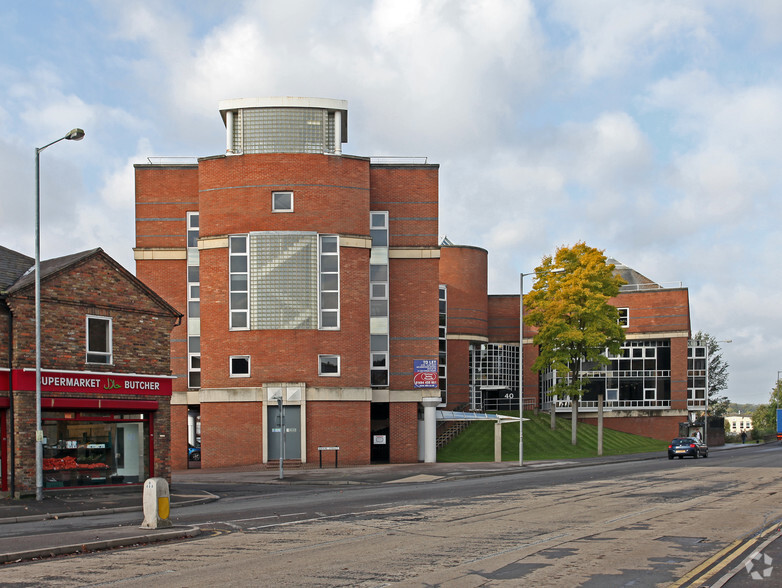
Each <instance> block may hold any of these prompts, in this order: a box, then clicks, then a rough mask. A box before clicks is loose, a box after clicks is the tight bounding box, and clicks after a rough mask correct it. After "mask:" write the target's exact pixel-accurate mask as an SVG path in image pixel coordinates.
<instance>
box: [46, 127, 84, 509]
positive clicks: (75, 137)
mask: <svg viewBox="0 0 782 588" xmlns="http://www.w3.org/2000/svg"><path fill="white" fill-rule="evenodd" d="M83 138H84V131H83V130H82V129H71V130H70V131H68V133H67V134H66V135H65V136H64V137H60V138H59V139H57V140H56V141H52V142H51V143H47V144H46V145H44V146H43V147H36V148H35V499H36V500H43V445H42V444H43V429H42V428H41V151H43V150H44V149H46V148H47V147H51V146H52V145H54V144H55V143H59V142H60V141H63V140H67V141H81V140H82V139H83Z"/></svg>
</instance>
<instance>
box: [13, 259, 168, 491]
mask: <svg viewBox="0 0 782 588" xmlns="http://www.w3.org/2000/svg"><path fill="white" fill-rule="evenodd" d="M180 318H181V315H180V314H179V313H178V312H177V311H176V310H175V309H174V308H173V307H172V306H170V305H169V304H168V303H167V302H165V301H164V300H163V299H162V298H160V297H159V296H158V295H157V294H155V293H154V292H153V291H152V290H150V289H149V288H148V287H147V286H145V285H144V284H143V283H142V282H140V281H139V280H138V279H137V278H136V277H134V276H133V275H132V274H131V273H130V272H128V271H127V270H125V269H124V268H123V267H122V266H121V265H120V264H118V263H116V262H115V261H114V260H113V259H112V258H111V257H109V256H108V255H106V253H104V252H103V250H101V249H94V250H91V251H85V252H83V253H77V254H74V255H68V256H65V257H60V258H56V259H51V260H46V261H43V262H41V411H42V412H41V419H42V429H43V437H44V438H43V487H44V489H52V488H60V487H65V486H77V485H79V486H94V485H108V484H132V483H141V482H143V481H144V480H145V479H146V478H148V477H150V476H158V477H164V478H167V479H169V480H170V473H171V463H170V460H169V455H170V451H169V440H170V410H169V401H170V396H171V381H172V378H171V375H170V373H171V370H170V367H169V366H170V360H169V337H170V333H171V329H172V327H173V326H174V324H175V323H177V322H178V321H179V320H180ZM35 390H36V370H35V272H34V260H33V259H32V258H30V257H28V256H26V255H23V254H21V253H17V252H15V251H11V250H9V249H6V248H4V247H0V435H1V436H2V446H1V447H0V476H1V478H2V479H1V481H0V482H1V484H2V491H3V492H9V493H12V494H13V495H16V496H21V495H26V494H35V492H36V457H35V440H36V432H35V429H36V426H35V425H36V408H35V397H36V394H35Z"/></svg>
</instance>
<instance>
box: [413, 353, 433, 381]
mask: <svg viewBox="0 0 782 588" xmlns="http://www.w3.org/2000/svg"><path fill="white" fill-rule="evenodd" d="M413 367H414V370H413V385H414V386H415V387H416V388H437V387H438V386H439V378H438V375H437V360H436V359H416V360H414V362H413Z"/></svg>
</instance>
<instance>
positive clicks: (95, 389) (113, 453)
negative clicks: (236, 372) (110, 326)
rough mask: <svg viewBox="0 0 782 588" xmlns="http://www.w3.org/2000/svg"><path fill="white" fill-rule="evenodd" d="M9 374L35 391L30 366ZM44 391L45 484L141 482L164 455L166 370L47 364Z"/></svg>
mask: <svg viewBox="0 0 782 588" xmlns="http://www.w3.org/2000/svg"><path fill="white" fill-rule="evenodd" d="M14 381H15V384H16V386H17V390H19V392H17V393H16V394H15V399H16V398H20V399H21V398H29V397H30V394H29V391H32V392H34V391H35V372H34V371H32V370H18V371H16V372H15V375H14ZM22 390H24V391H22ZM41 395H42V398H41V427H42V430H43V487H44V489H55V488H66V487H73V486H104V485H124V484H139V483H142V482H143V481H144V480H145V479H147V478H149V477H154V476H155V475H156V464H158V463H160V462H161V460H162V461H164V462H165V461H166V459H165V458H166V456H165V455H164V452H168V448H169V444H168V423H167V421H168V419H169V418H170V416H169V415H170V412H169V410H168V408H169V401H170V395H171V378H170V377H167V376H146V375H144V376H140V375H126V374H107V373H92V372H53V371H46V370H45V371H43V372H42V374H41Z"/></svg>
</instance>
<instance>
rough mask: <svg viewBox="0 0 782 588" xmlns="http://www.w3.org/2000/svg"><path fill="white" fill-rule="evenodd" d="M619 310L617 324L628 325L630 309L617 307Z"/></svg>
mask: <svg viewBox="0 0 782 588" xmlns="http://www.w3.org/2000/svg"><path fill="white" fill-rule="evenodd" d="M617 310H618V311H619V321H618V322H619V325H620V326H622V327H625V328H627V327H629V326H630V309H629V308H617Z"/></svg>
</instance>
